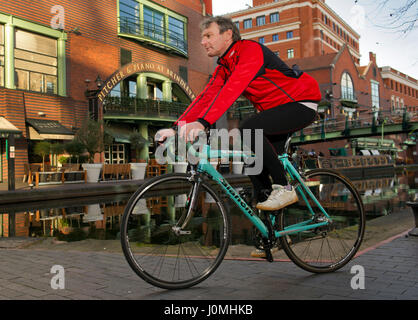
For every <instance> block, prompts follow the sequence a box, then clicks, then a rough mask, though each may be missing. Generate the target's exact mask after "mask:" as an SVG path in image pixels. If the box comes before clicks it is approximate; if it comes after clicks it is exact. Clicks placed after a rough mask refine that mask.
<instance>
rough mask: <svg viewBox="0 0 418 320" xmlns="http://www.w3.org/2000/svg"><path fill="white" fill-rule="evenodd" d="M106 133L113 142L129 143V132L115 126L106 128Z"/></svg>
mask: <svg viewBox="0 0 418 320" xmlns="http://www.w3.org/2000/svg"><path fill="white" fill-rule="evenodd" d="M107 133H108V134H110V135H111V136H112V137H113V139H114V140H115V142H119V143H131V141H130V139H129V132H126V131H122V130H120V129H117V128H111V129H108V130H107Z"/></svg>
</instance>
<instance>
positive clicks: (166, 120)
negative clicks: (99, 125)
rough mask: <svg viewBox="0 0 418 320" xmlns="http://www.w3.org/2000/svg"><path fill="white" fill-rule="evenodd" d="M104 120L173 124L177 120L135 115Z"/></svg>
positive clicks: (106, 116) (111, 117) (108, 117)
mask: <svg viewBox="0 0 418 320" xmlns="http://www.w3.org/2000/svg"><path fill="white" fill-rule="evenodd" d="M103 118H104V120H146V121H158V122H171V123H174V122H175V121H176V120H177V118H172V119H168V118H153V117H138V116H135V115H132V116H117V115H115V116H109V115H104V117H103Z"/></svg>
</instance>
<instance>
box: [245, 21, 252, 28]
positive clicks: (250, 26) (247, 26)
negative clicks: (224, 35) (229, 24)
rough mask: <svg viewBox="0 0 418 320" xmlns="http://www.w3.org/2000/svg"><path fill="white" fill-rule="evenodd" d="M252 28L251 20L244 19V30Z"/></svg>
mask: <svg viewBox="0 0 418 320" xmlns="http://www.w3.org/2000/svg"><path fill="white" fill-rule="evenodd" d="M252 27H253V20H251V19H245V20H244V29H250V28H252Z"/></svg>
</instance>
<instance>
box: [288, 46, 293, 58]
mask: <svg viewBox="0 0 418 320" xmlns="http://www.w3.org/2000/svg"><path fill="white" fill-rule="evenodd" d="M294 57H295V49H294V48H290V49H287V58H288V59H293V58H294Z"/></svg>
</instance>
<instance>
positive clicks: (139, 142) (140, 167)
mask: <svg viewBox="0 0 418 320" xmlns="http://www.w3.org/2000/svg"><path fill="white" fill-rule="evenodd" d="M129 142H130V143H131V148H132V149H134V150H135V155H136V162H131V163H130V165H131V174H132V179H133V180H143V179H144V177H145V170H146V168H147V161H146V160H145V159H140V153H141V149H142V148H143V147H145V146H146V145H148V144H149V142H148V141H147V140H146V139H145V138H144V137H143V136H142V135H141V134H140V133H139V132H138V131H134V132H132V133H131V134H130V135H129Z"/></svg>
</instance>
